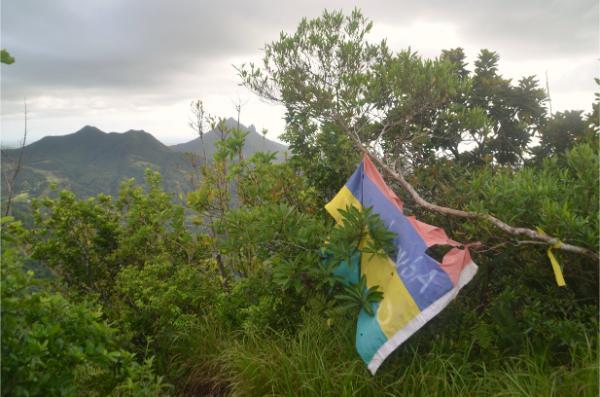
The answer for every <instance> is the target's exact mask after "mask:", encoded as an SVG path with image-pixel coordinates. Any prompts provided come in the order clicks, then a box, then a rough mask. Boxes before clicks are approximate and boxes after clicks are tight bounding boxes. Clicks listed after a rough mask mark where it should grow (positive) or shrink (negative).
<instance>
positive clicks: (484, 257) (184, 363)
mask: <svg viewBox="0 0 600 397" xmlns="http://www.w3.org/2000/svg"><path fill="white" fill-rule="evenodd" d="M369 28H370V24H369V23H368V21H367V20H366V19H364V17H362V15H360V13H358V12H355V13H353V14H352V15H351V16H349V17H344V16H343V15H341V14H339V13H325V14H324V16H323V17H322V18H318V19H316V20H312V21H303V22H302V23H301V25H300V27H299V29H298V31H297V32H296V33H295V34H294V35H290V36H287V35H285V34H284V35H282V37H281V40H280V41H279V42H275V43H273V44H271V45H268V46H267V47H266V61H265V62H266V66H267V68H266V69H265V70H262V71H261V72H257V69H252V70H250V71H246V73H249V74H246V75H243V76H242V77H245V79H246V80H245V82H246V83H247V84H249V85H250V86H251V87H252V88H254V89H256V90H258V91H260V92H261V93H262V94H267V93H268V91H266V90H265V87H269V88H270V89H272V91H271V92H272V93H275V92H278V93H279V94H281V96H282V98H283V99H282V101H283V103H284V104H285V105H286V109H287V112H288V119H287V121H288V129H287V131H286V133H285V135H284V136H285V139H287V140H288V142H290V149H291V152H292V158H291V160H290V161H289V162H286V163H282V164H281V163H275V162H274V159H275V156H274V155H273V154H269V153H258V154H256V155H254V156H252V157H248V158H247V157H246V156H244V152H243V146H244V139H245V133H244V131H241V130H237V129H235V128H233V129H231V128H228V127H227V126H225V125H224V123H220V124H221V125H220V131H222V135H221V139H220V140H219V142H218V143H217V144H216V145H215V151H214V153H213V154H214V156H213V159H212V162H210V163H207V164H204V165H202V167H201V170H200V173H201V175H202V178H201V179H200V183H199V185H198V186H196V189H195V190H194V191H193V192H191V193H190V194H189V195H188V196H187V197H173V196H172V195H171V194H169V193H166V192H165V191H164V190H163V189H162V183H161V176H160V175H159V174H158V173H156V172H153V171H147V172H146V178H145V182H144V184H143V185H141V184H137V182H136V181H133V180H129V181H124V182H123V183H122V185H121V189H120V192H119V195H118V196H117V197H111V196H106V195H98V196H95V197H92V198H89V199H81V198H78V197H76V196H75V195H74V194H73V193H71V192H68V191H60V192H58V191H57V192H53V193H52V194H51V195H50V196H48V197H43V198H40V199H38V200H37V201H35V202H34V205H33V208H32V209H33V222H32V225H31V227H28V228H24V227H23V226H22V225H21V223H20V222H17V221H15V220H14V219H12V218H4V220H3V223H2V394H3V395H7V396H8V395H11V396H12V395H31V396H33V395H44V396H48V395H111V394H113V395H132V396H134V395H135V396H146V395H156V396H158V395H230V394H231V395H243V396H246V395H293V396H298V395H300V396H312V395H328V396H329V395H330V396H340V395H341V396H345V395H361V396H362V395H365V396H380V395H390V396H392V395H440V396H464V395H511V396H512V395H514V396H517V395H519V396H525V395H527V396H540V395H555V396H563V395H582V396H595V395H597V394H598V383H597V379H598V361H597V354H598V318H597V313H598V266H597V262H596V261H595V260H594V259H590V258H587V257H584V256H577V255H574V254H564V253H562V252H558V251H556V255H557V256H558V258H559V261H560V263H561V265H562V266H563V271H564V274H565V278H566V280H567V287H565V288H559V287H557V286H556V283H555V282H554V278H553V273H552V269H551V266H550V264H549V261H548V258H547V256H546V249H547V247H546V246H543V245H539V244H530V243H528V242H523V241H519V240H517V239H514V238H512V237H510V236H507V235H502V234H500V233H499V232H498V231H497V230H495V229H493V227H492V226H491V225H489V224H486V223H484V222H481V221H476V220H465V219H460V218H449V217H446V216H441V215H439V214H435V213H431V212H425V211H422V210H420V209H419V208H417V207H414V206H413V205H412V203H411V202H410V201H409V200H406V208H405V211H406V212H407V213H414V214H417V215H418V216H419V217H420V218H422V219H423V220H425V221H428V222H430V223H432V224H436V225H440V226H443V227H444V228H445V229H446V230H447V231H448V232H449V234H451V236H452V238H454V239H456V240H459V241H465V242H466V241H475V240H478V241H480V242H481V246H480V247H479V248H477V249H473V251H472V254H473V257H474V260H475V261H476V262H477V263H478V264H479V266H480V271H479V273H478V275H477V276H476V277H475V279H474V280H473V281H472V282H471V283H470V284H469V285H468V286H467V287H466V288H465V289H464V291H463V292H461V294H460V296H459V297H458V298H457V300H456V301H455V302H453V303H452V304H451V305H450V306H449V307H448V308H447V309H446V310H444V311H443V312H442V313H441V314H440V315H439V316H438V317H436V318H435V319H433V320H432V321H431V322H430V323H428V324H427V325H426V326H425V327H423V328H422V329H421V330H420V331H419V332H418V333H417V334H415V335H414V336H413V337H411V338H410V339H409V340H408V341H407V342H406V343H405V344H403V345H402V346H401V347H400V348H398V349H397V351H396V352H394V353H393V355H392V356H391V357H390V358H388V359H387V360H386V362H385V363H384V365H383V366H382V368H381V369H380V370H379V372H378V373H377V375H376V376H371V375H370V373H369V372H368V371H367V369H366V366H365V365H364V363H363V362H362V361H361V360H360V358H359V357H358V354H357V353H356V351H355V349H354V332H355V324H356V316H357V313H358V310H359V308H365V309H367V308H370V307H371V303H373V302H376V301H378V300H379V299H381V293H380V292H379V291H378V290H377V289H376V288H371V289H367V288H366V286H365V280H364V279H362V280H361V279H357V280H356V282H355V283H349V284H345V283H344V282H342V280H341V278H340V277H339V274H338V273H337V272H338V270H339V269H338V267H337V266H338V264H339V263H340V262H346V263H352V261H353V258H354V257H355V254H356V253H357V251H362V252H365V253H369V254H374V255H377V254H381V253H384V252H386V251H388V250H389V249H390V238H391V237H393V236H391V235H390V233H389V232H388V231H387V229H386V228H385V227H383V225H382V223H381V220H380V219H379V218H378V217H377V216H374V215H373V214H371V213H370V211H368V210H366V211H362V212H361V211H358V210H356V209H354V208H347V209H346V210H343V211H341V213H342V215H343V219H344V222H343V223H342V225H340V226H339V227H334V225H333V220H332V219H330V218H329V216H328V215H326V214H325V211H324V210H323V205H324V203H325V200H326V199H329V198H331V197H332V194H333V193H335V192H336V191H337V190H338V189H339V188H340V187H341V186H342V184H343V183H344V182H345V180H346V179H347V178H348V176H349V175H350V173H351V172H352V170H353V168H354V167H355V166H356V164H357V162H358V159H359V155H358V152H357V151H356V150H355V149H353V143H352V140H351V138H350V137H349V136H348V135H346V133H345V132H344V129H343V128H342V127H343V126H340V125H337V124H336V123H337V121H339V120H338V117H343V119H345V120H349V122H350V123H352V124H353V127H352V128H354V127H356V128H360V131H359V130H358V129H357V131H358V132H357V135H358V136H359V138H361V139H365V140H367V141H368V140H372V141H374V147H376V148H377V150H379V151H380V152H381V154H382V155H383V156H385V157H386V158H388V159H389V158H392V157H394V156H396V157H397V156H402V159H403V160H404V166H405V169H406V172H407V177H408V178H409V180H410V181H411V182H412V183H413V185H414V186H415V187H416V188H417V189H418V190H419V192H420V193H421V194H422V195H423V197H425V198H427V199H431V200H434V201H440V202H443V203H444V204H445V205H448V206H452V207H455V208H462V209H471V210H477V211H482V212H489V213H493V214H494V215H496V216H498V217H500V218H502V219H504V220H507V221H509V222H511V223H514V224H518V225H520V226H526V227H532V228H535V227H541V228H542V229H543V230H545V231H546V232H547V233H550V234H552V235H556V236H559V237H560V238H561V239H562V240H564V241H566V242H570V243H575V244H579V245H582V246H585V247H587V248H589V249H592V250H597V244H598V237H599V236H598V201H599V187H598V164H599V163H598V161H599V160H598V142H597V134H598V130H597V123H596V124H594V122H590V121H593V118H592V116H590V118H589V119H586V120H584V117H583V115H582V113H581V112H565V113H557V114H555V115H550V116H548V115H546V114H545V111H544V109H543V106H542V104H543V92H541V91H540V90H539V88H538V87H537V85H536V83H535V82H534V80H533V79H531V78H524V79H522V80H521V81H520V82H519V83H518V84H517V85H514V84H512V83H511V82H510V81H508V80H507V79H504V78H502V76H501V75H499V72H498V56H497V55H496V54H495V53H493V52H490V51H485V50H484V51H482V53H481V54H480V56H479V58H478V61H477V63H476V65H475V66H476V68H475V71H474V72H470V71H468V70H467V69H466V64H465V61H464V59H465V57H464V54H463V52H462V50H460V49H453V50H448V51H445V52H444V53H443V54H442V55H441V56H440V58H438V59H435V60H425V59H422V58H420V57H419V56H418V55H416V54H414V53H412V52H408V51H406V52H401V53H399V54H391V53H390V51H389V50H388V49H387V47H386V46H385V43H380V44H377V45H370V44H366V43H365V42H364V38H365V35H366V34H367V33H368V30H369ZM336 32H337V33H339V34H334V33H336ZM298 54H310V56H311V57H312V58H310V59H313V60H318V61H319V62H320V63H321V64H322V65H330V66H327V68H326V69H317V70H312V69H311V70H308V69H306V68H307V67H309V66H310V67H313V66H314V65H315V62H313V63H309V64H302V62H304V60H307V59H309V58H306V57H302V56H298ZM269 62H275V64H272V63H269ZM361 65H362V66H368V67H367V68H366V69H365V68H364V67H362V66H361ZM303 68H304V69H303ZM309 72H310V73H309ZM243 73H244V72H242V74H243ZM319 73H324V74H325V75H327V76H328V77H329V79H325V80H321V79H320V78H318V76H319ZM336 79H337V80H336ZM298 81H302V84H299V83H298ZM324 81H326V82H331V81H337V83H339V86H338V87H337V89H336V90H333V91H331V90H330V88H331V87H329V86H324V85H322V83H323V82H324ZM265 84H266V85H265ZM273 95H275V94H273ZM378 98H379V99H378ZM484 98H486V99H484ZM373 106H374V107H375V108H377V109H378V110H379V111H385V117H383V118H381V119H380V120H378V121H377V120H372V119H370V120H369V119H368V117H367V118H365V117H366V114H367V113H365V112H363V111H364V109H363V107H373ZM595 106H597V103H596V104H595ZM373 109H374V108H372V109H371V110H373ZM369 114H370V113H369ZM407 119H409V120H410V121H409V122H408V121H406V120H407ZM403 120H404V121H403ZM405 121H406V122H405ZM212 122H213V124H214V125H213V126H212V127H213V128H215V127H216V126H217V125H216V124H217V122H216V121H215V120H212ZM386 125H387V126H388V127H387V128H388V129H386V130H385V134H383V135H382V136H379V137H378V135H379V132H378V131H380V128H381V127H383V128H386V127H385V126H386ZM440 134H441V135H440ZM469 137H470V138H472V139H473V140H474V141H476V143H475V144H474V145H471V146H469V145H467V146H465V147H463V146H462V145H463V144H465V143H466V141H468V140H469V139H470V138H469ZM534 137H538V138H540V139H539V143H540V144H539V145H538V146H534V145H533V138H534ZM392 187H394V186H393V185H392ZM397 191H398V192H399V193H400V191H399V190H398V189H397ZM367 236H368V237H369V238H368V243H367V244H361V242H364V241H365V238H366V237H367ZM437 254H439V253H434V252H432V253H431V255H437Z"/></svg>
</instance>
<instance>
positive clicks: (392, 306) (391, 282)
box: [360, 253, 421, 338]
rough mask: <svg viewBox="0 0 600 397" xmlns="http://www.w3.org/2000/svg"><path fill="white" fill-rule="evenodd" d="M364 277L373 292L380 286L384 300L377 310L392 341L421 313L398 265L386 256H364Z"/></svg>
mask: <svg viewBox="0 0 600 397" xmlns="http://www.w3.org/2000/svg"><path fill="white" fill-rule="evenodd" d="M360 267H361V273H362V274H364V275H365V276H366V278H367V286H368V287H369V288H371V287H373V286H374V285H378V286H379V290H380V291H381V292H383V299H382V300H381V302H379V308H378V309H377V321H378V322H379V327H380V328H381V330H382V331H383V333H384V334H385V336H387V337H388V338H391V337H392V336H394V335H395V334H396V332H398V331H399V330H400V329H401V328H403V327H404V326H405V325H406V324H408V322H409V321H410V320H412V319H413V318H415V317H416V316H417V314H419V313H420V312H421V311H420V310H419V307H418V306H417V304H416V303H415V300H414V299H413V297H412V296H411V295H410V293H409V292H408V290H407V289H406V287H405V286H404V283H403V282H402V280H401V279H400V277H399V276H398V273H397V272H396V266H395V265H394V262H393V261H392V260H391V259H390V258H389V257H388V256H387V255H386V256H381V255H373V254H367V253H363V254H362V255H361V266H360Z"/></svg>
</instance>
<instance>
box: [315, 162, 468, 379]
mask: <svg viewBox="0 0 600 397" xmlns="http://www.w3.org/2000/svg"><path fill="white" fill-rule="evenodd" d="M350 205H352V206H355V207H357V208H359V209H360V208H369V207H371V208H372V209H373V212H374V213H376V214H378V215H379V216H380V217H381V219H382V220H383V222H384V224H385V226H386V227H387V228H388V229H389V230H391V231H392V232H394V233H395V234H396V237H395V239H394V244H395V247H396V251H395V253H394V255H393V257H389V256H381V255H371V254H365V255H362V256H361V258H360V272H361V273H362V274H364V275H365V276H366V279H367V284H368V287H369V288H370V287H373V286H375V285H377V286H379V290H380V291H381V292H383V299H382V300H381V301H380V302H379V303H378V304H377V305H376V306H375V307H374V309H375V310H374V312H375V315H374V316H369V315H368V314H367V313H366V312H364V310H362V311H361V312H360V314H359V317H358V325H357V331H356V349H357V350H358V353H359V354H360V356H361V357H362V359H363V360H364V361H365V363H366V364H367V365H368V367H369V370H370V371H371V373H373V374H375V372H376V371H377V369H378V368H379V366H380V365H381V364H382V363H383V360H385V359H386V357H387V356H389V355H390V354H391V353H392V352H393V351H394V350H395V349H396V348H397V347H398V346H400V345H401V344H402V343H404V341H406V340H407V339H408V338H409V337H410V336H411V335H412V334H414V333H415V332H416V331H418V330H419V328H421V327H422V326H423V325H425V323H427V322H428V321H429V320H431V319H432V318H433V317H434V316H436V315H437V314H438V313H439V312H440V311H442V309H444V308H445V307H446V306H447V305H448V303H450V301H451V300H452V299H454V298H455V297H456V295H457V294H458V291H459V290H460V289H461V288H462V287H464V286H465V285H466V284H467V283H468V282H469V281H471V279H472V278H473V276H474V275H475V273H476V272H477V265H475V263H473V261H472V260H471V256H470V255H469V251H468V249H467V248H466V247H463V246H462V244H460V243H458V242H456V241H453V240H451V239H449V238H448V236H447V235H446V233H445V232H444V230H443V229H441V228H439V227H436V226H432V225H428V224H426V223H423V222H420V221H418V220H417V219H415V217H413V216H406V215H404V213H403V210H402V201H400V199H399V198H398V196H396V194H395V193H394V192H393V191H392V190H391V189H390V188H389V187H388V186H387V185H386V184H385V182H384V180H383V178H382V177H381V174H379V172H378V171H377V169H376V168H375V166H374V165H373V163H372V162H371V160H370V159H369V157H368V156H367V155H365V157H364V158H363V160H362V162H361V163H360V165H359V166H358V168H357V169H356V171H355V172H354V174H352V176H351V177H350V179H349V180H348V182H346V185H345V186H344V187H342V189H341V190H340V191H339V193H338V194H337V195H336V196H335V197H334V198H333V200H331V201H330V202H329V203H328V204H327V205H326V206H325V208H326V209H327V211H328V212H329V214H331V216H333V217H334V218H335V219H336V221H337V222H341V215H340V214H339V212H338V210H339V209H345V208H346V207H348V206H350ZM433 245H449V246H452V247H453V248H452V249H451V250H450V251H448V252H447V253H446V255H445V256H444V257H443V259H442V262H441V263H440V262H438V261H436V260H435V259H433V258H432V257H430V256H428V255H427V254H426V252H425V251H426V250H427V248H429V247H431V246H433ZM357 271H358V270H357ZM353 278H354V277H353Z"/></svg>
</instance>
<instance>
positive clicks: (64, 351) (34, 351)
mask: <svg viewBox="0 0 600 397" xmlns="http://www.w3.org/2000/svg"><path fill="white" fill-rule="evenodd" d="M125 342H126V341H124V340H122V339H121V338H120V337H119V331H118V330H117V329H115V328H112V327H110V326H109V325H107V324H106V323H105V322H104V321H103V320H102V311H101V309H100V308H99V307H98V306H96V305H93V304H90V303H88V302H86V301H82V302H79V303H74V302H71V301H70V300H69V299H68V298H66V297H65V296H64V295H63V294H61V293H60V292H57V291H54V290H53V289H52V288H51V286H50V285H48V284H47V283H46V282H43V281H41V280H37V279H35V278H34V274H33V272H32V271H28V272H26V271H25V270H24V269H23V265H22V263H21V259H20V257H19V256H18V255H17V253H16V251H14V250H12V249H8V250H7V249H4V250H3V253H2V394H3V395H7V396H8V395H10V396H54V395H60V396H80V395H84V394H85V395H95V396H105V395H109V394H114V395H120V396H125V395H127V396H160V395H164V394H166V393H167V392H168V387H167V385H166V384H165V383H164V382H163V381H162V378H161V377H160V376H157V375H156V374H155V373H154V371H153V369H152V358H151V357H150V358H148V359H147V360H145V361H144V362H143V363H141V364H140V363H138V362H137V361H136V360H135V356H134V355H133V354H132V353H130V352H128V351H127V350H124V349H123V347H122V346H123V345H124V344H125Z"/></svg>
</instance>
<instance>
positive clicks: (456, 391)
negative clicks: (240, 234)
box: [186, 313, 598, 397]
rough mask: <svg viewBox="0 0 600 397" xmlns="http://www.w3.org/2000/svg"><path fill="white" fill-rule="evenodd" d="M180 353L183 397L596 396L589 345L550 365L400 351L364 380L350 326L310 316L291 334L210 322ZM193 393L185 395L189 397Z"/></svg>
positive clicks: (535, 356)
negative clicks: (230, 328) (184, 368)
mask: <svg viewBox="0 0 600 397" xmlns="http://www.w3.org/2000/svg"><path fill="white" fill-rule="evenodd" d="M198 331H199V332H200V333H201V334H202V337H201V338H198V340H199V341H200V342H198V343H197V344H196V345H195V346H193V348H191V349H190V350H189V352H188V354H189V355H188V363H187V364H188V365H189V368H190V371H189V375H188V377H187V381H188V387H187V389H186V390H188V392H189V391H190V390H193V391H194V392H195V393H196V395H198V394H200V393H199V392H202V394H205V395H232V396H398V395H402V396H532V397H538V396H590V397H591V396H597V395H598V360H597V354H596V349H595V344H594V343H592V342H589V343H588V344H587V346H580V348H579V349H578V350H577V351H573V352H572V353H571V359H572V362H571V363H569V364H568V365H556V364H555V365H552V364H551V363H550V360H549V353H533V352H532V351H527V352H524V353H522V354H521V355H518V356H512V357H502V358H499V359H498V358H496V359H489V360H488V359H486V357H485V356H484V357H481V356H479V357H478V356H477V355H475V354H474V353H473V352H472V351H471V349H467V350H466V351H463V352H460V354H459V352H454V353H448V349H447V348H445V347H441V346H442V345H441V344H440V345H436V344H434V345H433V347H432V348H431V350H430V351H428V352H423V353H418V352H417V351H416V350H415V349H414V347H411V346H410V344H406V345H405V346H403V347H401V348H400V349H399V351H398V352H396V353H394V355H393V356H392V357H390V358H389V359H388V360H387V362H386V363H385V364H384V366H383V367H382V368H381V369H380V370H379V372H378V373H377V374H376V375H375V376H372V375H371V374H370V373H369V372H368V371H367V369H366V366H365V365H364V364H363V363H362V361H361V360H360V359H359V357H358V355H357V354H356V352H355V351H354V330H353V324H352V323H351V322H341V324H338V325H334V326H333V327H329V326H327V324H326V320H325V319H324V318H323V317H321V316H319V315H316V314H310V313H309V314H308V315H306V316H305V318H304V323H303V325H302V326H301V329H300V330H299V332H298V333H296V334H295V335H287V334H284V333H277V332H269V333H231V332H227V331H225V330H223V329H222V328H220V327H219V326H218V324H215V323H214V322H211V321H208V320H207V321H206V322H205V323H204V324H203V326H202V327H200V328H199V329H198ZM193 394H194V393H191V392H190V393H189V395H193Z"/></svg>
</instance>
